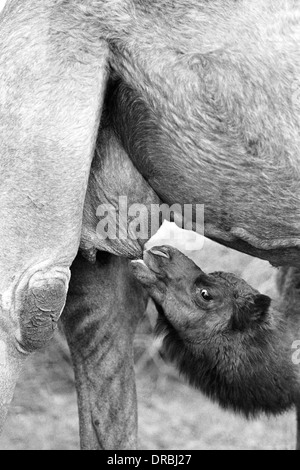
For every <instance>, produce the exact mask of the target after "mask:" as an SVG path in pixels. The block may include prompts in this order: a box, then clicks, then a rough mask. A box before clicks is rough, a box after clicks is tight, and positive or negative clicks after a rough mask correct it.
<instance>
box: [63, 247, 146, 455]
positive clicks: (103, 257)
mask: <svg viewBox="0 0 300 470" xmlns="http://www.w3.org/2000/svg"><path fill="white" fill-rule="evenodd" d="M146 303H147V296H146V294H145V292H144V290H142V288H141V287H140V286H139V285H138V284H137V283H136V281H135V280H134V279H133V277H132V274H131V273H130V271H129V268H128V261H127V260H125V259H122V258H118V257H115V256H114V255H109V254H105V253H98V257H97V262H96V264H95V265H92V264H90V263H89V262H88V261H86V260H85V259H84V258H82V257H81V255H79V256H78V257H77V259H76V260H75V262H74V264H73V266H72V278H71V283H70V290H69V294H68V299H67V305H66V309H65V311H64V314H63V317H62V321H63V324H64V329H65V333H66V336H67V339H68V343H69V347H70V350H71V355H72V360H73V364H74V369H75V378H76V388H77V393H78V406H79V421H80V439H81V447H82V449H84V450H104V449H105V450H116V449H118V450H126V449H127V450H129V449H131V450H132V449H135V448H136V446H137V399H136V388H135V376H134V364H133V337H134V334H135V330H136V326H137V323H138V321H139V319H140V318H141V317H142V315H143V313H144V311H145V309H146Z"/></svg>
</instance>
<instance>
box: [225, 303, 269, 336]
mask: <svg viewBox="0 0 300 470" xmlns="http://www.w3.org/2000/svg"><path fill="white" fill-rule="evenodd" d="M270 305H271V299H270V297H268V296H267V295H262V294H257V295H255V296H254V298H252V299H245V300H244V302H243V303H241V302H237V303H236V304H235V305H234V307H233V314H232V317H231V320H230V326H231V328H232V329H233V330H241V331H242V330H243V329H246V328H248V327H250V326H251V325H253V324H254V323H255V322H257V323H259V322H260V321H263V319H264V318H265V317H266V316H267V314H268V312H269V308H270Z"/></svg>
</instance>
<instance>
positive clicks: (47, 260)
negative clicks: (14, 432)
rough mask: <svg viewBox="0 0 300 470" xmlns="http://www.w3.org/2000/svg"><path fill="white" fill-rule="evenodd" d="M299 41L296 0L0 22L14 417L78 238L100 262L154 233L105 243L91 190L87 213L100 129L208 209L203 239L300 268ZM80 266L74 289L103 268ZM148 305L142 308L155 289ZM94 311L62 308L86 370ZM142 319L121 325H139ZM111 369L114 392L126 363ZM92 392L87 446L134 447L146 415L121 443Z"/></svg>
mask: <svg viewBox="0 0 300 470" xmlns="http://www.w3.org/2000/svg"><path fill="white" fill-rule="evenodd" d="M299 37H300V6H299V3H298V2H297V1H294V0H275V1H274V0H251V1H250V0H240V1H234V0H222V1H221V0H215V1H211V2H207V1H204V0H203V1H201V0H197V1H196V0H173V1H172V0H166V1H164V2H161V1H158V0H152V1H151V2H148V1H143V0H84V1H77V0H68V1H65V0H47V1H46V0H44V1H39V0H22V1H21V0H8V2H7V4H6V6H5V9H4V11H3V13H2V16H1V26H0V44H1V45H0V51H1V53H0V84H1V86H0V90H1V93H0V114H1V121H0V122H1V124H0V126H1V127H0V134H1V140H0V154H1V160H0V165H1V172H0V175H1V176H0V220H1V224H0V240H1V250H0V300H1V303H0V350H1V360H0V421H1V422H3V421H4V418H5V415H6V412H7V408H8V404H9V402H10V400H11V397H12V393H13V389H14V386H15V383H16V380H17V377H18V375H19V371H20V369H21V367H22V365H23V363H24V360H25V359H26V357H27V356H28V354H29V353H30V352H32V351H34V350H36V349H37V348H39V347H41V346H44V345H45V344H46V343H47V342H48V341H49V340H50V339H51V337H52V334H53V326H54V325H55V324H56V322H57V319H58V318H59V316H60V314H61V312H62V310H63V308H64V305H65V302H66V295H67V291H68V285H69V280H70V266H71V264H72V262H73V260H74V259H75V257H76V254H77V251H78V247H79V244H80V240H82V247H83V250H84V251H85V252H86V254H87V255H88V256H90V257H91V259H94V260H95V249H102V250H103V249H105V250H108V251H110V252H111V253H114V252H115V253H116V254H117V255H123V256H126V255H128V256H130V257H139V256H141V253H142V248H143V242H142V241H139V240H135V241H133V242H132V241H131V240H130V241H129V244H128V245H129V247H126V246H125V247H124V243H122V244H121V247H120V246H116V245H115V244H114V243H113V244H111V243H110V242H109V243H107V245H106V246H103V243H102V241H101V242H99V240H98V239H97V237H96V236H95V227H96V225H95V220H94V219H95V216H94V218H93V217H91V215H90V213H91V209H92V208H94V204H95V201H94V200H93V199H91V198H89V194H93V191H92V189H89V192H88V196H87V203H86V204H87V205H86V209H85V216H84V223H82V220H83V208H84V201H85V196H86V194H87V184H88V177H89V174H90V169H91V162H92V159H93V156H94V151H95V146H96V140H97V135H98V136H99V139H98V142H100V143H101V145H105V142H107V140H105V139H107V137H106V138H103V141H101V136H102V132H103V129H104V131H107V132H108V134H109V136H112V139H113V141H114V144H112V143H110V144H109V145H108V147H107V149H109V148H113V145H115V146H117V148H118V149H119V150H120V152H121V153H123V152H124V154H125V155H127V156H128V157H129V158H130V160H129V159H128V162H133V164H134V167H133V166H132V167H131V170H132V171H134V169H137V170H138V173H136V174H138V175H139V176H141V177H143V178H144V180H145V181H146V182H147V185H148V186H147V188H148V189H149V191H150V194H151V197H154V198H155V199H154V200H155V201H156V200H157V196H158V197H159V198H160V200H162V201H163V202H165V203H168V204H170V205H171V204H173V203H175V202H177V203H180V204H182V205H183V204H185V203H189V204H205V208H206V211H205V220H206V223H205V233H206V236H208V237H210V238H212V239H214V240H216V241H218V242H220V243H223V244H224V245H226V246H229V247H231V248H235V249H237V250H240V251H243V252H246V253H249V254H251V255H253V256H257V257H260V258H263V259H266V260H269V261H270V262H271V263H272V264H274V265H277V266H293V267H295V268H299V265H300V257H299V232H300V223H299V213H300V204H299V199H300V195H299V192H300V189H299V188H300V185H299V179H300V177H299V172H300V170H299V148H300V145H299V144H300V133H299V130H300V119H299V114H300V105H299V88H300V86H299V85H300V83H299V80H300V73H299V72H300V52H299ZM103 111H104V112H103ZM101 116H102V117H103V119H102V122H101V125H100V120H101ZM99 125H100V131H99ZM98 131H99V132H98ZM111 146H112V147H111ZM128 165H129V163H128ZM119 169H120V168H118V170H119ZM131 170H130V171H131ZM92 175H93V173H92ZM124 176H125V180H126V174H124ZM95 180H97V178H94V181H95ZM144 180H143V184H144ZM91 184H93V177H92V183H91ZM141 184H142V183H141ZM145 184H146V183H145ZM150 188H151V189H150ZM97 193H98V191H96V194H97ZM126 194H127V191H126V192H125V195H126ZM143 194H144V193H143ZM113 196H114V194H113V193H108V194H104V198H107V197H108V199H110V198H113ZM150 200H151V198H149V199H147V201H146V202H147V204H148V203H149V201H150ZM99 201H100V202H102V196H101V198H100V199H99ZM139 202H140V201H139ZM81 233H82V237H81ZM112 256H113V255H112ZM111 263H112V265H111V266H112V268H111V271H109V273H110V276H111V278H112V279H115V280H116V281H117V278H118V277H117V276H113V275H112V274H111V273H112V272H113V271H115V272H116V271H117V272H120V270H121V269H123V270H124V271H123V272H124V275H125V274H126V273H127V272H128V267H127V264H126V262H125V261H123V262H121V264H122V265H123V268H121V269H120V265H119V266H118V263H117V262H116V260H115V258H111ZM114 263H115V264H114ZM79 265H80V261H79ZM79 265H78V264H77V265H75V268H74V276H73V278H74V279H75V281H74V284H75V286H76V271H77V272H81V273H83V274H82V276H83V277H84V279H85V280H86V282H87V283H88V279H89V276H88V272H89V269H91V268H89V267H86V268H84V267H80V266H79ZM78 266H79V267H78ZM88 266H89V265H88ZM85 269H86V271H85ZM107 269H108V268H107ZM99 272H100V270H99ZM292 272H295V271H292ZM84 273H86V274H84ZM106 274H107V272H106ZM94 275H95V274H94ZM95 276H96V275H95ZM100 277H101V278H102V279H103V276H102V275H100ZM77 279H78V278H77ZM72 282H73V281H72ZM127 282H131V281H127ZM87 285H88V284H87ZM126 285H127V287H128V283H127V284H126ZM296 285H297V284H296V283H295V286H296ZM129 289H130V287H128V290H129ZM83 291H84V292H82V298H85V294H88V288H87V287H86V288H85V289H83ZM126 292H128V291H127V290H126V289H125V290H124V291H122V296H123V297H122V298H123V299H124V298H127V294H126ZM75 296H76V289H75V291H74V290H72V289H71V296H70V299H71V300H69V307H68V308H67V312H74V309H76V308H77V309H78V305H77V306H76V301H75ZM105 297H106V298H109V295H108V296H107V295H106V296H105ZM107 305H109V302H108V303H106V306H107ZM119 305H123V304H122V302H120V304H119ZM135 305H136V306H137V308H138V309H141V310H142V309H143V308H144V307H143V306H144V303H143V293H142V292H141V293H140V294H139V295H138V294H137V302H136V304H135ZM79 308H81V307H79ZM93 308H94V307H93ZM108 308H109V307H108ZM105 309H106V307H105V302H104V307H103V311H104V312H105V311H106V312H107V310H105ZM87 310H89V309H87V308H86V309H85V311H83V312H82V316H80V315H68V314H66V315H65V318H66V319H65V323H66V330H67V333H68V336H69V343H70V344H71V349H72V350H73V357H74V358H75V362H76V358H77V366H76V367H77V370H79V372H80V371H81V372H80V373H79V374H78V376H80V377H83V376H84V377H85V380H87V379H88V377H87V376H89V374H91V373H92V372H91V368H92V367H93V364H94V362H97V360H96V358H94V359H93V355H92V356H91V360H90V361H86V364H85V367H84V370H83V371H82V368H81V369H80V365H81V364H82V363H83V362H84V357H85V356H84V351H83V350H82V349H81V348H86V347H87V346H86V342H85V341H83V342H80V341H79V342H77V344H75V343H76V342H74V341H73V342H72V338H74V335H75V330H76V323H78V328H79V329H80V327H81V323H82V320H81V319H82V318H83V317H84V313H86V314H87ZM127 310H128V309H127V308H126V311H127ZM127 314H128V312H127ZM125 317H127V316H126V315H125ZM135 317H136V315H134V314H133V315H132V317H131V318H130V319H129V320H128V323H126V322H125V325H126V326H125V328H124V330H126V328H130V331H131V332H132V331H133V330H134V320H133V318H135ZM99 322H100V321H99ZM95 326H96V325H95ZM82 328H83V327H82ZM77 331H78V330H77ZM114 331H115V330H114ZM129 338H132V333H131V334H130V336H127V341H124V343H125V346H123V347H122V348H121V350H126V351H128V350H129V349H128V348H129V347H130V346H128V344H129V345H130V342H131V339H129ZM120 341H121V340H120ZM121 342H122V341H121ZM96 356H97V355H96ZM123 357H125V359H124V362H125V363H126V364H128V363H129V362H128V361H130V359H129V353H128V354H123ZM78 358H80V359H78ZM97 358H98V356H97ZM102 359H103V358H102ZM98 362H99V363H101V364H102V363H103V364H105V361H104V362H103V360H101V358H99V361H98ZM108 364H109V366H107V367H106V366H104V367H103V370H102V374H104V376H105V374H108V376H109V379H108V381H107V383H106V387H109V384H111V383H112V382H114V383H115V384H116V383H118V381H115V380H112V376H111V370H114V377H115V376H116V374H117V373H118V371H119V370H120V365H119V368H115V369H112V367H111V366H112V364H111V362H108ZM87 369H88V371H87ZM80 374H81V375H80ZM84 374H85V375H84ZM125 377H126V378H125V379H124V380H125V381H119V384H120V383H123V384H124V383H127V382H128V381H129V382H131V383H132V369H131V367H128V373H127V375H126V373H125ZM78 382H79V390H80V392H79V396H82V395H84V385H82V382H84V380H81V379H80V378H79V379H78ZM91 383H93V384H95V380H94V381H91ZM80 384H81V388H80ZM95 388H96V389H97V385H95ZM133 388H134V387H133V386H131V391H132V393H131V395H130V397H131V398H130V397H129V398H126V400H125V404H126V407H125V408H126V409H125V411H124V416H125V417H126V416H129V415H130V413H131V411H132V406H131V405H132V404H133V403H134V391H133ZM106 389H107V388H106ZM115 389H116V386H115V385H114V386H112V389H111V390H115ZM94 391H95V390H94V388H93V386H91V390H89V394H90V395H89V397H88V400H87V402H86V401H85V403H89V405H85V407H83V408H84V410H83V412H82V416H83V418H82V436H83V437H82V441H83V447H84V448H87V447H97V448H98V447H106V448H108V447H109V448H111V447H120V448H121V447H122V448H126V447H133V446H134V442H135V437H134V435H135V429H134V428H135V423H134V421H135V420H134V419H133V420H131V421H130V423H131V425H130V426H128V429H125V430H124V428H123V430H124V434H123V438H122V439H121V440H119V441H117V440H116V437H115V438H114V437H113V432H112V430H111V429H112V423H114V422H115V421H118V420H116V419H115V413H116V410H118V412H120V411H119V410H120V403H122V397H121V398H120V400H121V401H120V402H119V403H118V404H116V405H115V406H114V407H113V408H108V412H107V415H106V416H107V419H104V420H103V421H102V420H101V412H100V410H99V407H98V406H95V400H94ZM96 391H97V390H96ZM86 393H87V391H86ZM106 396H107V395H106ZM98 416H99V417H98ZM129 428H130V429H129ZM107 432H108V433H109V436H112V437H110V438H109V440H108V441H109V442H107V441H106V440H105V438H103V436H107ZM122 432H123V431H122ZM85 433H89V437H88V438H87V439H85V438H84V434H85Z"/></svg>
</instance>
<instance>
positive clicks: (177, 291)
mask: <svg viewBox="0 0 300 470" xmlns="http://www.w3.org/2000/svg"><path fill="white" fill-rule="evenodd" d="M132 266H133V270H134V274H135V276H136V277H137V279H138V280H139V281H140V282H141V283H142V284H143V285H144V286H145V287H146V289H147V290H148V292H149V294H150V295H151V296H152V298H153V299H154V301H155V302H156V304H157V306H158V309H159V311H160V312H161V313H162V312H163V316H164V317H165V319H167V320H168V321H169V322H170V323H171V325H172V326H173V327H174V328H175V329H177V330H178V331H180V334H181V335H184V336H185V337H187V338H189V339H190V340H193V341H199V338H201V337H202V336H203V335H206V336H207V335H208V334H209V333H210V332H216V331H220V332H221V331H226V330H229V329H230V330H236V331H238V330H240V331H242V330H243V329H246V328H251V327H255V325H257V324H259V323H260V322H261V321H264V319H266V317H267V315H268V308H269V306H270V302H271V300H270V298H269V297H267V296H264V295H261V294H260V293H259V292H258V291H256V290H255V289H253V288H252V287H251V286H249V285H248V284H247V283H246V282H245V281H243V280H242V279H240V278H238V277H237V276H235V275H234V274H229V273H222V272H218V273H213V274H206V273H204V272H203V271H202V270H201V269H200V268H199V267H198V266H197V265H196V264H195V263H194V262H193V261H192V260H190V259H189V258H187V257H186V256H185V255H183V254H182V253H181V252H180V251H178V250H177V249H175V248H173V247H169V246H163V247H155V248H152V249H151V250H149V251H147V252H145V254H144V260H143V261H134V262H133V263H132Z"/></svg>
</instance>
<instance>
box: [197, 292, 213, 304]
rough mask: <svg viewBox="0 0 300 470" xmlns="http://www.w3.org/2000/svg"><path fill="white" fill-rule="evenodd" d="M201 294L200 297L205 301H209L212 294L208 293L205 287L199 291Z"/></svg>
mask: <svg viewBox="0 0 300 470" xmlns="http://www.w3.org/2000/svg"><path fill="white" fill-rule="evenodd" d="M200 294H201V297H202V298H203V299H204V300H205V301H206V302H210V301H211V300H213V298H212V296H211V295H210V293H209V292H208V290H207V289H202V291H201V292H200Z"/></svg>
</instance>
